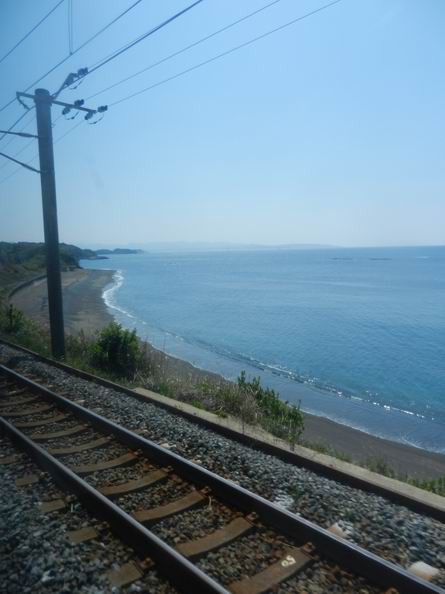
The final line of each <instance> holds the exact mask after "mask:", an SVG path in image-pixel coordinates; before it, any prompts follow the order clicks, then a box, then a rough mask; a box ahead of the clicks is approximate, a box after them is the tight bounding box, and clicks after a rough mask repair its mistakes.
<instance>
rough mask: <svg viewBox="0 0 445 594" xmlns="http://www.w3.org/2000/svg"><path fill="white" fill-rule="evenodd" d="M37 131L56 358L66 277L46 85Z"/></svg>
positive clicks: (60, 350) (40, 93) (60, 354)
mask: <svg viewBox="0 0 445 594" xmlns="http://www.w3.org/2000/svg"><path fill="white" fill-rule="evenodd" d="M34 102H35V105H36V117H37V134H38V137H39V159H40V183H41V186H42V207H43V228H44V232H45V248H46V273H47V283H48V310H49V324H50V328H51V350H52V353H53V355H54V357H56V359H63V358H64V357H65V334H64V325H63V301H62V280H61V275H60V255H59V230H58V224H57V200H56V179H55V174H54V152H53V131H52V124H51V102H52V97H51V95H50V93H49V91H47V90H46V89H36V92H35V96H34Z"/></svg>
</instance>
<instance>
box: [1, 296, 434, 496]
mask: <svg viewBox="0 0 445 594" xmlns="http://www.w3.org/2000/svg"><path fill="white" fill-rule="evenodd" d="M0 336H3V337H4V338H5V339H6V340H11V341H12V342H16V343H17V344H20V345H22V346H25V347H27V348H29V349H31V350H34V351H36V352H38V353H40V354H42V355H45V356H47V357H48V356H50V348H49V344H50V338H49V332H48V330H47V329H46V328H44V327H42V326H41V325H40V324H37V323H36V322H34V321H32V320H30V319H29V318H27V317H26V316H24V315H23V313H22V312H20V311H19V310H17V309H16V308H15V307H14V306H11V305H6V301H3V302H2V301H1V298H0ZM66 352H67V356H66V361H67V363H68V364H70V365H72V366H74V367H77V368H79V369H83V370H85V371H89V372H91V373H95V374H97V375H102V376H103V377H107V378H109V379H112V380H114V381H117V382H119V383H122V384H124V385H127V386H143V387H146V388H149V389H151V390H153V391H155V392H158V393H160V394H163V395H165V396H169V397H171V398H176V399H177V400H181V401H183V402H187V403H189V404H191V405H193V406H195V407H196V408H198V409H203V410H208V411H210V412H214V413H215V414H217V415H219V416H221V417H226V416H228V415H232V416H234V417H237V418H239V419H240V420H241V424H242V427H243V431H244V430H245V426H246V425H247V424H249V425H257V426H260V427H262V428H264V429H266V430H267V431H269V432H270V433H272V434H273V435H275V436H277V437H280V438H281V439H284V440H286V441H287V442H288V443H289V445H290V447H291V448H293V447H294V446H295V444H296V443H299V444H301V445H304V446H306V447H309V448H311V449H313V450H316V451H318V452H321V453H324V454H328V455H331V456H335V457H336V458H338V459H340V460H343V461H346V462H351V461H352V460H351V457H350V456H349V455H346V454H344V453H342V452H338V451H335V450H333V449H331V448H329V447H326V446H325V445H323V444H320V443H312V442H306V441H303V440H302V439H301V434H302V431H303V427H304V418H303V414H302V413H301V411H300V408H299V407H297V406H292V405H289V404H288V403H287V402H283V401H282V400H280V399H279V395H278V393H277V392H275V391H274V390H272V389H270V388H264V387H263V386H261V383H260V380H259V378H253V379H252V380H248V379H247V377H246V374H245V373H244V372H243V373H241V375H240V377H239V378H238V381H237V383H236V384H234V383H232V382H228V381H220V382H218V381H217V380H216V379H215V380H212V379H211V378H209V379H208V380H206V381H202V380H194V379H193V378H191V377H190V378H184V377H176V376H174V375H173V374H172V373H171V371H170V370H169V367H168V366H169V359H168V358H167V357H166V356H165V355H164V354H163V353H161V352H159V351H155V350H149V349H148V348H147V346H146V345H145V343H141V342H140V341H139V339H138V337H137V335H136V333H135V332H134V331H133V332H131V331H129V330H124V329H123V328H122V327H121V326H120V325H119V324H116V323H114V322H112V323H111V324H109V325H108V326H107V327H106V328H104V329H103V330H102V331H101V332H100V333H98V334H97V335H96V336H95V337H93V338H90V337H86V336H85V335H84V334H83V333H80V334H79V335H77V336H68V337H67V340H66ZM362 466H364V467H366V468H368V469H370V470H372V471H374V472H377V473H379V474H382V475H385V476H388V477H391V478H395V479H397V480H401V481H404V482H406V483H409V484H411V485H413V486H415V487H418V488H420V489H424V490H427V491H431V492H433V493H436V494H438V495H442V496H445V476H443V477H440V478H437V479H433V480H421V479H416V478H413V477H410V476H400V475H397V474H396V473H395V472H394V471H393V470H392V469H391V468H390V467H389V466H388V465H387V463H386V462H385V461H383V460H368V461H367V462H366V463H364V464H362ZM298 494H299V496H301V493H300V492H299V493H298Z"/></svg>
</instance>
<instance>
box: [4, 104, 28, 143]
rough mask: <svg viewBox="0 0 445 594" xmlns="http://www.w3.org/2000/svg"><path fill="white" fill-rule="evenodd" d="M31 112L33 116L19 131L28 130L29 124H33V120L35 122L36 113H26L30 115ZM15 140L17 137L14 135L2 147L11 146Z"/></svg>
mask: <svg viewBox="0 0 445 594" xmlns="http://www.w3.org/2000/svg"><path fill="white" fill-rule="evenodd" d="M30 113H31V116H32V117H31V119H30V120H29V121H28V122H26V123H25V125H24V126H22V127H21V128H20V130H19V132H24V131H25V130H26V128H27V127H28V126H29V124H31V123H32V122H34V114H32V112H30V111H28V112H27V114H26V115H28V114H30ZM8 132H9V130H8ZM14 140H17V138H16V137H14V136H11V137H10V138H8V140H7V141H6V142H5V144H4V145H3V146H2V149H3V150H5V148H6V147H7V146H9V145H10V144H11V143H12V142H14Z"/></svg>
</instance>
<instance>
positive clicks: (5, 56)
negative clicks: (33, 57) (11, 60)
mask: <svg viewBox="0 0 445 594" xmlns="http://www.w3.org/2000/svg"><path fill="white" fill-rule="evenodd" d="M63 2H64V0H60V2H58V3H57V4H56V5H55V6H54V7H53V8H52V9H51V10H50V11H49V12H48V14H46V15H45V16H44V17H43V18H42V19H41V20H40V21H39V22H38V23H37V25H34V27H33V28H32V29H31V31H28V33H27V34H26V35H25V36H24V37H22V39H20V41H18V42H17V43H16V44H15V45H14V47H12V48H11V49H10V50H9V51H8V52H6V54H5V55H4V56H3V57H2V58H0V64H1V63H2V62H3V60H5V59H6V58H7V57H8V56H10V55H11V54H12V52H13V51H14V50H15V49H17V48H18V47H19V45H21V44H22V43H23V42H24V41H25V39H27V38H28V37H29V36H30V35H31V33H34V31H35V30H36V29H37V28H38V27H40V25H41V24H42V23H43V22H44V21H46V19H47V18H48V17H49V16H50V15H51V14H52V13H53V12H54V11H55V10H56V8H58V7H59V6H60V5H61V4H62V3H63Z"/></svg>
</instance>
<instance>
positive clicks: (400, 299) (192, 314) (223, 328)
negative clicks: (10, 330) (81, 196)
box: [82, 247, 445, 452]
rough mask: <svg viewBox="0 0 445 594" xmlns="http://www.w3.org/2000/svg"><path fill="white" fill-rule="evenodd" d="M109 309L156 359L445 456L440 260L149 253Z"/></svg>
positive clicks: (442, 250)
mask: <svg viewBox="0 0 445 594" xmlns="http://www.w3.org/2000/svg"><path fill="white" fill-rule="evenodd" d="M82 265H83V266H84V267H86V268H108V269H113V270H116V273H115V276H114V283H113V285H112V286H110V287H107V288H106V290H105V291H104V299H105V302H106V303H107V305H108V307H109V308H110V310H111V311H112V313H113V315H114V316H115V318H116V319H117V320H118V321H119V322H120V323H122V324H123V325H124V326H125V327H128V328H136V330H137V332H138V334H139V335H140V336H141V337H142V338H144V339H146V340H148V341H150V342H151V343H152V344H154V345H155V346H156V347H158V348H160V349H162V350H164V351H166V352H168V353H170V354H172V355H175V356H177V357H179V358H182V359H185V360H187V361H190V362H191V363H193V364H194V365H196V366H197V367H201V368H203V369H208V370H211V371H215V372H218V373H221V374H222V375H224V376H225V377H228V378H236V377H237V376H238V375H239V373H240V371H241V370H246V371H247V373H248V374H249V375H251V376H253V375H255V376H261V378H262V381H263V383H264V384H266V385H269V386H271V387H273V388H276V389H277V390H278V391H279V393H280V395H281V397H282V398H283V399H285V400H288V401H290V402H301V407H302V409H303V410H306V411H308V412H311V413H313V414H316V415H321V416H326V417H328V418H331V419H333V420H335V421H338V422H340V423H344V424H346V425H349V426H352V427H355V428H358V429H362V430H364V431H366V432H368V433H371V434H374V435H379V436H381V437H385V438H389V439H392V440H396V441H400V442H403V443H410V444H413V445H416V446H418V447H423V448H426V449H429V450H431V451H437V452H445V247H413V248H362V249H352V248H351V249H346V248H345V249H337V248H333V249H289V250H287V249H270V250H252V251H249V250H243V251H234V250H226V251H208V252H202V251H195V252H185V251H182V252H180V253H171V252H154V251H153V252H149V251H147V252H145V253H142V254H134V255H116V256H111V257H110V258H109V259H108V260H103V261H83V262H82Z"/></svg>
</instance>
